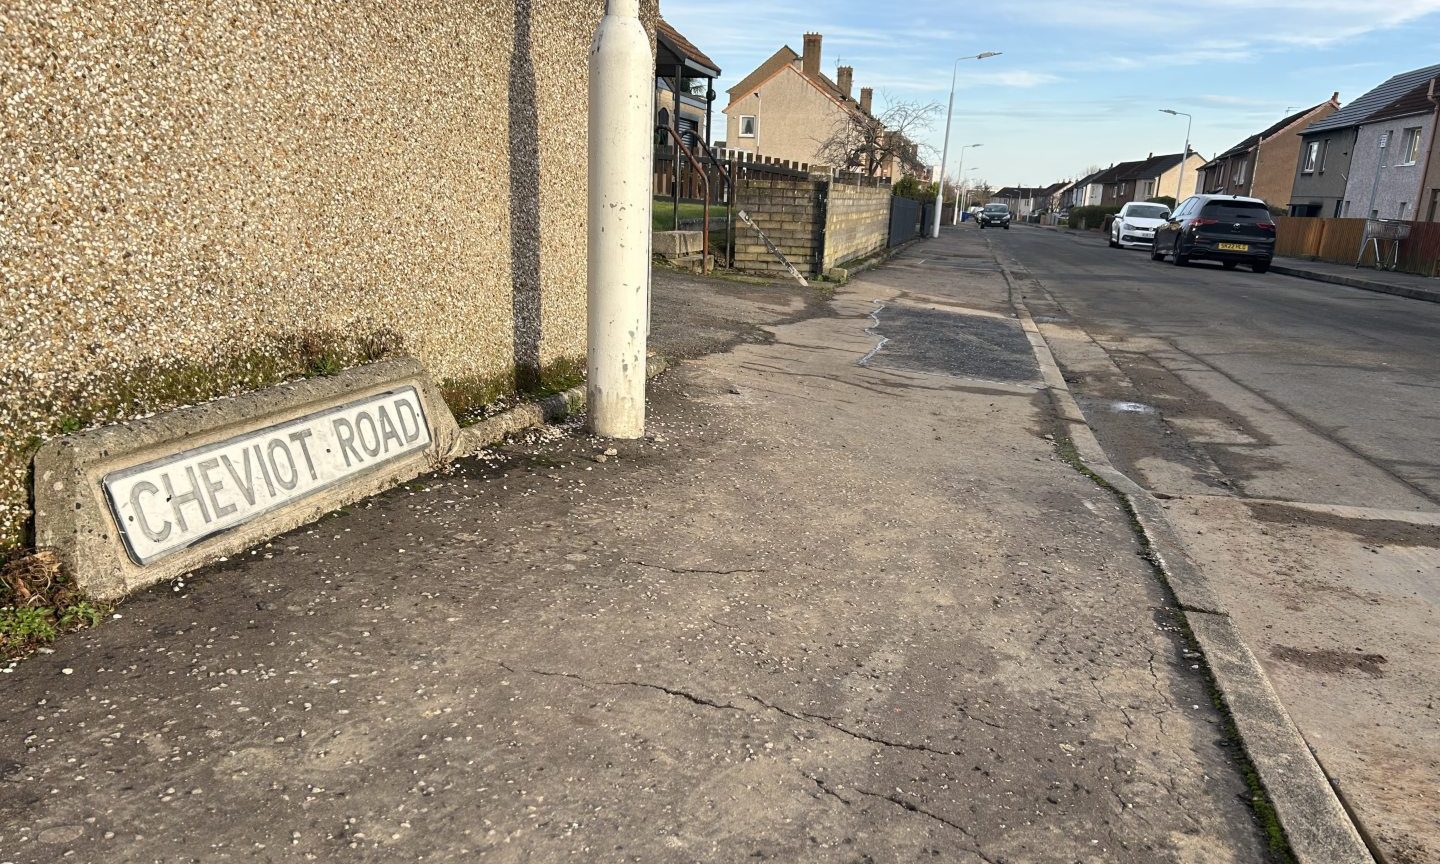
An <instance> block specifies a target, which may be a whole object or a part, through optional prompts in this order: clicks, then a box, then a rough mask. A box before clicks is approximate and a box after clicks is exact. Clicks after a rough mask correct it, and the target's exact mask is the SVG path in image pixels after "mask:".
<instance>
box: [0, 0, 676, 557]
mask: <svg viewBox="0 0 1440 864" xmlns="http://www.w3.org/2000/svg"><path fill="white" fill-rule="evenodd" d="M642 6H643V8H644V12H645V17H646V21H647V25H648V26H651V27H652V28H653V22H654V17H655V14H656V4H655V2H654V0H648V2H646V3H643V4H642ZM603 10H604V2H603V0H528V2H527V0H479V2H474V3H466V4H455V3H442V2H435V0H430V2H425V0H420V2H413V3H403V4H397V3H391V2H386V0H317V2H311V3H305V4H300V5H294V4H254V3H250V2H247V0H94V2H87V3H82V4H76V3H72V2H67V0H28V2H25V3H8V4H4V6H3V7H0V33H3V34H4V38H3V40H0V124H3V129H4V135H3V140H4V147H3V148H0V288H3V293H0V557H3V551H4V549H5V548H6V547H13V546H15V545H17V544H20V543H23V542H25V541H26V539H27V538H26V535H25V531H26V525H27V520H28V518H29V511H28V495H27V489H26V485H27V473H28V470H29V468H28V466H29V460H30V457H31V454H32V453H33V452H34V449H35V448H36V446H37V445H38V443H39V442H40V441H41V440H43V439H45V438H47V437H50V436H53V435H56V434H60V433H63V432H70V431H76V430H78V429H82V428H87V427H91V426H96V425H101V424H105V423H109V422H114V421H117V420H122V419H126V418H129V417H134V416H139V415H143V414H148V413H152V412H158V411H164V410H168V409H171V408H174V407H176V406H177V405H179V404H183V403H188V402H197V401H203V400H208V399H213V398H216V397H220V396H225V395H233V394H236V393H240V392H244V391H248V390H252V389H255V388H258V387H261V386H265V385H269V384H272V383H275V382H277V381H280V380H285V379H289V378H294V377H297V376H300V375H303V374H307V373H313V372H317V371H319V372H324V371H334V370H335V369H337V368H340V367H343V366H345V365H350V364H353V363H357V362H362V361H365V360H369V359H376V358H378V357H381V356H386V355H390V354H396V353H404V354H413V355H415V356H417V357H419V358H420V359H421V360H422V361H423V362H424V363H425V365H426V366H427V367H428V368H429V369H430V371H431V372H432V373H433V374H434V375H435V377H436V378H437V379H439V380H440V381H441V382H442V388H443V389H446V392H447V396H449V395H450V394H451V393H454V394H456V398H459V399H461V401H464V398H465V395H466V394H470V393H476V392H482V391H483V392H486V393H492V392H495V391H496V390H497V389H503V388H504V387H506V386H508V385H509V384H510V383H512V382H513V380H514V378H515V376H516V374H517V371H516V370H517V369H518V370H519V373H520V375H521V377H522V378H524V377H528V376H532V375H534V374H537V372H538V371H539V370H542V369H545V368H553V367H557V366H564V365H565V364H566V363H572V364H573V363H575V362H576V361H577V360H579V359H581V358H583V355H584V351H585V231H586V226H585V194H586V184H585V175H586V162H585V152H586V142H585V124H584V122H583V118H584V117H585V116H586V110H587V105H586V83H585V82H586V75H585V68H586V60H587V55H588V51H589V47H590V42H591V37H592V35H593V33H594V29H595V26H596V24H597V23H598V22H599V19H600V16H601V15H602V14H603ZM576 118H581V121H580V122H578V123H577V122H576Z"/></svg>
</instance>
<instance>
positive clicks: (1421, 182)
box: [995, 65, 1440, 222]
mask: <svg viewBox="0 0 1440 864" xmlns="http://www.w3.org/2000/svg"><path fill="white" fill-rule="evenodd" d="M1437 127H1440V65H1435V66H1426V67H1424V68H1421V69H1412V70H1410V71H1409V72H1403V73H1401V74H1399V75H1395V76H1393V77H1391V78H1390V79H1389V80H1387V81H1385V82H1384V83H1383V84H1380V85H1379V86H1378V87H1375V88H1374V89H1372V90H1370V91H1369V92H1367V93H1365V94H1364V95H1363V96H1361V97H1360V98H1359V99H1356V100H1355V101H1354V102H1351V103H1350V104H1349V105H1345V106H1343V107H1342V106H1341V104H1340V94H1339V93H1333V94H1331V96H1330V98H1329V99H1327V100H1325V101H1324V102H1320V103H1319V104H1316V105H1313V106H1311V107H1309V108H1305V109H1303V110H1300V111H1297V112H1295V113H1293V114H1290V115H1289V116H1287V117H1284V118H1282V119H1281V120H1279V121H1278V122H1276V123H1274V124H1272V125H1271V126H1269V127H1268V128H1266V129H1263V130H1261V131H1259V132H1256V133H1254V134H1253V135H1250V136H1248V137H1246V138H1245V139H1243V140H1241V141H1240V142H1238V143H1237V144H1235V145H1234V146H1233V147H1230V148H1228V149H1226V150H1224V151H1221V153H1220V154H1219V155H1217V156H1216V157H1215V158H1214V159H1210V160H1208V161H1206V160H1204V159H1202V158H1201V157H1199V156H1198V155H1197V154H1195V153H1190V154H1188V156H1187V158H1186V159H1185V160H1184V175H1185V176H1184V179H1183V181H1182V180H1181V179H1180V177H1179V176H1178V175H1179V174H1180V170H1179V169H1180V164H1181V159H1180V154H1173V155H1167V156H1154V155H1153V154H1152V155H1151V156H1150V157H1149V158H1147V159H1142V160H1137V161H1134V162H1121V163H1119V164H1118V165H1112V166H1110V167H1109V168H1105V169H1101V170H1099V171H1095V172H1093V173H1091V174H1090V175H1088V176H1086V177H1082V178H1080V179H1079V180H1075V181H1071V182H1066V183H1057V184H1053V185H1051V186H1049V187H1046V188H1043V189H1027V188H1023V187H1007V188H1006V189H1002V190H1000V192H998V193H997V194H996V195H995V197H996V198H997V199H1000V200H1003V201H1005V202H1006V203H1008V204H1011V205H1012V209H1014V210H1016V212H1018V213H1020V214H1022V215H1023V214H1028V213H1030V212H1034V211H1041V210H1065V209H1070V208H1074V207H1083V206H1095V205H1110V206H1116V205H1121V204H1125V203H1126V202H1129V201H1136V200H1142V201H1143V200H1145V199H1147V198H1153V197H1162V196H1163V197H1173V198H1175V199H1176V200H1177V201H1178V200H1180V199H1182V198H1185V197H1186V196H1188V195H1192V194H1196V193H1206V194H1219V195H1242V196H1248V197H1254V198H1261V199H1263V200H1264V201H1266V202H1267V203H1268V204H1269V205H1270V206H1271V209H1272V210H1275V211H1277V212H1288V213H1289V215H1291V216H1329V217H1362V218H1372V219H1376V218H1378V219H1403V220H1417V221H1425V222H1434V221H1437V220H1440V134H1437Z"/></svg>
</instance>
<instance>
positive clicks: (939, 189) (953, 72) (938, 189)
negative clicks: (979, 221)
mask: <svg viewBox="0 0 1440 864" xmlns="http://www.w3.org/2000/svg"><path fill="white" fill-rule="evenodd" d="M1003 53H1004V52H1003V51H984V52H982V53H980V54H975V55H973V56H971V57H957V58H956V59H955V65H954V66H952V67H951V69H950V105H949V107H948V108H946V109H945V144H944V146H942V147H941V149H940V179H939V180H938V181H936V183H935V219H934V221H933V222H932V223H931V230H930V236H931V237H939V236H940V210H941V209H942V205H943V204H944V202H945V157H946V156H947V155H948V154H949V150H950V118H951V116H952V115H953V114H954V113H955V79H956V78H958V77H959V75H960V61H961V60H984V59H985V58H987V57H999V56H1000V55H1001V54H1003Z"/></svg>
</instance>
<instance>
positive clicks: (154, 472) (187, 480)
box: [102, 387, 431, 564]
mask: <svg viewBox="0 0 1440 864" xmlns="http://www.w3.org/2000/svg"><path fill="white" fill-rule="evenodd" d="M430 441H431V438H430V429H429V427H428V426H427V425H426V423H425V409H424V406H423V405H421V402H420V394H419V393H418V392H416V390H415V388H414V387H404V388H401V389H400V390H397V391H390V392H386V393H382V394H380V395H378V396H372V397H370V398H368V399H365V400H363V401H360V402H354V403H351V404H349V405H341V406H338V407H335V408H328V409H325V410H323V411H319V412H316V413H314V414H310V415H308V416H305V417H301V418H300V419H298V420H292V421H290V422H289V423H281V424H278V425H275V426H270V427H267V428H265V429H260V430H257V431H255V432H248V433H245V434H243V435H237V436H235V437H233V438H230V439H227V440H225V441H222V442H220V443H218V444H212V445H210V446H209V447H202V448H198V449H192V450H183V451H181V452H179V453H176V454H175V455H172V456H167V457H165V458H162V459H157V460H155V461H153V462H147V463H145V464H143V465H137V466H135V467H133V468H126V469H124V470H122V471H113V472H111V473H109V474H107V475H105V478H104V479H103V481H102V485H103V486H104V489H105V496H106V498H107V499H108V500H109V502H110V510H111V512H112V513H113V515H114V517H115V524H116V526H117V527H118V528H119V530H120V535H121V537H122V538H123V539H124V541H125V548H126V550H127V551H128V552H129V554H130V559H131V560H132V561H134V562H135V563H136V564H148V563H150V562H152V561H155V560H157V559H159V558H162V557H164V556H166V555H168V554H170V553H172V552H175V551H178V550H180V549H184V548H186V547H187V546H190V545H192V544H194V543H196V542H198V541H200V540H203V539H204V538H206V537H210V536H212V535H214V534H218V533H220V532H221V531H224V530H225V529H227V528H229V527H231V526H233V525H238V524H240V523H242V522H248V521H250V520H251V519H254V518H255V517H256V516H259V515H262V514H264V513H268V512H270V511H271V510H274V509H276V508H278V507H284V506H285V505H287V504H292V503H294V502H296V501H299V500H301V499H303V498H307V497H309V496H310V495H314V494H315V493H317V492H320V491H322V490H324V489H327V488H329V487H331V486H334V485H335V484H336V483H341V482H344V481H345V480H348V479H350V478H352V477H354V476H355V475H357V474H360V473H362V472H365V471H369V470H372V469H374V468H375V467H377V466H379V465H383V464H384V463H386V462H389V461H391V460H393V459H397V458H399V457H401V456H404V455H405V454H406V453H411V452H414V451H416V450H421V449H424V448H425V447H428V446H429V445H430Z"/></svg>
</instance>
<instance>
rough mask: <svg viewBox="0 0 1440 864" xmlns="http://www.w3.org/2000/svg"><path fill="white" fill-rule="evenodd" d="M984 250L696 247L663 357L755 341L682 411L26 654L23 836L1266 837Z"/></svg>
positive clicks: (221, 569)
mask: <svg viewBox="0 0 1440 864" xmlns="http://www.w3.org/2000/svg"><path fill="white" fill-rule="evenodd" d="M970 244H972V240H970V239H969V238H966V237H962V236H959V235H953V236H951V235H947V237H945V238H942V239H941V240H939V241H935V242H932V243H925V244H921V245H919V246H916V247H913V248H912V249H911V250H908V251H907V252H906V253H904V254H902V255H901V256H900V257H899V258H897V259H896V260H895V261H893V262H891V263H890V264H888V265H886V266H883V267H880V268H877V269H875V270H872V271H870V272H868V273H866V274H865V275H864V276H862V277H861V278H858V279H857V280H855V281H854V282H852V283H851V284H850V285H849V286H848V287H845V288H841V289H839V291H838V293H837V296H836V298H835V300H834V301H833V302H832V303H829V304H823V305H822V304H816V303H814V302H813V301H811V300H807V299H806V295H805V294H802V293H800V292H799V291H796V290H794V289H791V288H789V287H787V286H784V285H769V286H759V285H739V284H732V283H723V282H715V281H708V280H706V281H702V280H690V279H682V278H679V277H670V276H661V277H658V278H657V284H656V304H655V309H656V316H657V326H656V333H657V336H658V341H659V343H660V344H659V346H658V347H659V348H660V349H661V350H662V351H664V350H666V347H667V343H669V344H674V343H671V342H670V340H675V342H684V343H685V344H686V345H689V346H690V348H689V349H686V350H681V351H680V352H679V353H686V354H696V353H698V352H699V351H700V350H704V345H705V344H709V345H710V346H711V347H719V346H726V345H733V346H734V347H733V349H732V350H730V351H728V352H724V353H714V354H709V355H706V356H703V357H699V358H697V359H693V360H689V361H686V362H683V363H681V364H679V365H678V366H677V367H676V368H675V369H673V370H671V371H669V372H667V373H666V374H665V375H663V376H661V377H660V378H659V379H657V380H656V381H655V382H654V383H653V385H652V388H653V390H652V405H651V412H652V413H651V420H650V424H649V429H650V431H651V437H650V438H649V439H647V440H642V441H635V442H617V443H614V444H613V445H612V444H610V443H603V444H602V443H600V442H596V441H593V440H590V439H588V438H586V437H585V436H584V435H583V434H582V433H580V432H579V431H578V428H577V427H576V426H575V425H573V424H572V425H570V426H566V427H562V428H559V429H555V430H544V431H539V432H533V433H530V434H528V435H526V436H523V437H522V438H520V439H518V440H516V441H514V442H511V443H509V444H507V445H506V446H504V447H502V448H499V449H497V450H496V451H493V452H490V453H487V454H485V455H484V456H483V457H481V458H477V459H468V460H464V461H462V462H460V463H458V464H456V465H454V466H452V467H451V468H450V469H448V470H446V471H444V472H440V473H437V474H435V475H432V476H429V477H426V478H422V479H421V480H420V481H417V482H415V483H411V484H409V485H408V486H406V487H402V488H399V489H396V490H394V491H392V492H391V493H388V494H386V495H382V496H379V497H377V498H375V499H372V500H371V501H369V502H367V503H365V504H363V505H360V506H357V507H355V508H353V509H352V510H351V511H350V512H347V513H341V514H336V515H334V516H332V517H330V518H327V519H326V520H325V521H324V522H322V523H320V524H317V525H313V526H310V527H309V528H306V529H303V530H300V531H296V532H292V533H291V534H289V535H285V536H283V537H280V538H277V539H276V540H275V541H274V542H273V543H271V544H269V545H267V546H266V547H264V548H260V549H256V550H253V551H252V552H251V553H250V554H247V555H244V556H238V557H237V558H236V559H235V560H232V561H230V562H227V563H225V564H222V565H219V566H216V567H213V568H210V569H208V570H206V571H203V572H201V573H197V574H194V576H193V577H191V578H188V579H186V580H184V581H183V582H181V583H176V584H174V585H171V586H165V587H164V588H163V589H162V590H153V591H150V592H148V593H145V594H143V595H141V596H139V597H136V598H134V599H132V600H131V601H130V602H127V603H126V604H124V605H123V606H121V607H120V609H119V612H120V614H121V616H122V617H121V618H120V619H119V620H114V621H109V622H107V623H106V624H105V625H104V626H102V627H100V628H98V629H96V630H93V631H87V632H83V633H81V634H77V635H75V636H72V637H70V638H67V639H65V640H63V641H62V642H61V643H59V644H58V645H57V646H56V647H55V652H54V653H53V654H48V655H41V656H36V657H33V658H30V659H29V660H27V661H25V662H23V663H21V664H19V665H18V666H17V667H15V668H14V669H13V671H12V672H10V673H9V674H7V675H5V676H4V677H3V679H0V680H3V682H4V687H5V693H6V699H5V700H4V706H3V709H0V711H3V718H4V723H5V728H6V729H7V730H8V731H9V733H10V734H9V735H7V736H6V738H5V739H4V743H3V745H0V860H4V861H14V862H41V861H44V862H49V861H55V860H60V859H61V856H63V855H67V854H68V855H69V857H68V858H66V859H64V860H74V861H92V860H93V861H99V860H104V861H107V862H117V861H135V862H139V861H161V860H163V861H188V860H195V861H199V860H204V861H225V860H246V861H271V860H274V861H282V860H285V861H288V860H297V861H298V860H322V861H323V860H340V859H343V860H347V861H398V860H417V861H419V860H458V859H462V858H463V859H466V860H471V859H484V860H494V861H517V862H518V861H549V860H557V859H560V858H562V857H566V856H583V857H584V858H585V860H594V861H647V862H648V861H657V862H668V861H674V862H682V861H700V860H704V861H741V860H757V859H758V860H765V859H772V860H785V861H839V862H866V861H899V860H917V859H921V858H924V859H927V860H937V861H960V862H964V861H984V862H995V864H998V862H1022V861H1023V862H1028V861H1037V862H1039V861H1055V862H1102V861H1104V862H1117V861H1136V862H1142V861H1143V862H1156V861H1175V862H1207V864H1208V862H1226V861H1236V862H1249V861H1263V860H1266V859H1267V855H1268V853H1267V851H1266V845H1265V840H1264V839H1263V836H1262V831H1261V830H1260V827H1259V825H1258V823H1257V821H1256V819H1255V818H1254V816H1253V813H1252V811H1251V809H1250V807H1249V804H1248V796H1249V791H1248V788H1247V786H1246V784H1245V782H1244V780H1243V778H1242V776H1241V774H1240V772H1239V770H1238V768H1237V764H1236V754H1235V753H1234V752H1233V750H1232V744H1231V743H1230V742H1229V741H1228V740H1227V737H1226V733H1225V729H1224V723H1223V720H1222V718H1221V716H1220V715H1219V713H1218V712H1217V711H1216V710H1215V709H1214V708H1213V707H1212V705H1211V702H1210V697H1209V695H1208V692H1207V689H1206V684H1205V679H1204V678H1203V675H1202V672H1201V671H1200V670H1199V668H1198V663H1199V660H1198V658H1197V657H1195V656H1193V655H1191V654H1190V653H1189V652H1188V649H1187V646H1186V642H1185V641H1184V639H1183V637H1182V634H1181V633H1180V631H1179V627H1178V625H1177V619H1176V615H1175V610H1174V608H1173V606H1172V605H1171V602H1170V601H1169V600H1168V599H1167V597H1166V595H1165V594H1164V593H1163V591H1162V590H1161V587H1160V585H1159V584H1158V582H1157V580H1156V579H1155V577H1154V575H1153V574H1152V572H1151V571H1150V569H1149V565H1148V564H1147V562H1146V561H1145V560H1144V559H1143V558H1142V557H1141V554H1140V550H1139V548H1138V547H1137V544H1136V542H1135V539H1134V536H1133V534H1132V533H1131V529H1130V526H1129V524H1128V522H1127V519H1126V516H1125V514H1124V513H1123V512H1122V511H1121V509H1120V507H1119V506H1118V504H1117V503H1116V501H1115V500H1114V498H1113V497H1111V495H1110V494H1109V493H1108V492H1106V491H1105V490H1103V489H1100V488H1098V487H1097V486H1095V485H1094V484H1092V483H1091V482H1090V481H1089V480H1087V479H1086V478H1085V477H1083V476H1081V475H1080V474H1078V473H1077V472H1075V471H1073V470H1072V469H1071V468H1070V467H1068V466H1067V465H1066V464H1065V463H1064V462H1063V461H1061V460H1060V459H1059V458H1058V457H1057V455H1056V453H1055V450H1054V446H1053V443H1052V442H1051V441H1050V440H1048V439H1047V437H1046V436H1047V434H1048V433H1049V432H1050V430H1051V428H1052V423H1053V418H1052V416H1051V414H1050V408H1049V405H1048V401H1047V399H1046V398H1045V395H1044V393H1043V392H1042V391H1041V390H1040V389H1039V386H1038V380H1027V379H1026V377H1025V375H1024V374H1023V369H1024V364H1023V363H1022V362H1021V360H1022V359H1023V358H1016V357H997V355H996V352H1001V353H1003V352H1004V351H1005V350H1007V349H1006V346H1008V345H1012V344H1015V343H1014V341H1013V339H1011V338H1010V335H1006V336H1005V337H1004V338H994V339H992V338H989V336H988V335H987V334H995V333H997V332H1000V331H1004V330H1007V329H1008V328H1010V327H1011V326H1012V325H1013V324H1014V322H1013V319H1012V318H1011V312H1010V308H1009V305H1008V301H1007V296H1006V289H1005V284H1004V281H1003V279H1002V277H1001V274H1000V273H998V272H996V271H995V270H994V269H992V268H987V267H986V266H984V264H985V262H984V260H983V257H982V256H981V255H980V254H979V253H977V252H976V250H975V249H974V248H973V247H972V245H970ZM696 291H708V292H709V294H708V295H707V296H706V297H705V299H704V301H703V302H700V301H697V299H696V298H695V297H694V296H692V295H690V294H688V293H687V292H696ZM877 299H878V300H881V302H882V303H883V304H884V305H885V307H886V309H889V310H891V311H892V313H893V312H898V311H903V312H904V313H905V315H903V316H902V315H892V322H893V325H892V326H890V327H889V328H888V329H887V319H886V314H885V311H886V310H885V309H882V310H881V311H880V312H879V314H878V319H879V322H880V323H879V327H878V330H877V332H878V333H879V334H881V335H884V336H885V337H887V338H889V339H890V340H891V344H893V345H894V346H895V349H896V350H894V351H892V352H891V353H890V354H888V355H887V352H886V351H885V350H883V349H882V351H880V352H879V353H878V354H877V355H876V356H875V358H874V360H873V362H871V363H870V364H869V365H868V366H864V367H862V366H859V365H857V363H856V361H857V360H858V359H859V358H861V357H862V356H864V355H865V354H866V353H867V352H869V351H870V349H871V348H872V347H874V342H875V340H874V339H873V338H872V337H871V336H869V335H867V334H866V333H865V328H866V327H869V326H872V321H871V319H870V318H869V317H868V316H869V315H870V313H871V311H872V310H874V309H875V304H873V303H872V301H873V300H877ZM697 310H698V312H697ZM701 312H703V314H704V316H705V321H704V322H703V325H701V324H697V325H695V326H686V325H685V320H684V316H685V315H686V314H699V313H701ZM767 321H768V322H780V321H784V322H787V323H783V324H776V325H775V326H773V327H772V328H770V332H769V333H768V334H767V333H766V332H764V331H762V330H760V329H758V325H759V324H761V323H763V322H767ZM1007 322H1008V323H1007ZM952 328H953V329H952ZM727 333H728V334H729V335H727ZM1011 335H1013V334H1011ZM697 340H699V341H697ZM706 340H708V343H707V341H706ZM900 349H905V350H900ZM892 359H895V360H896V362H894V363H892V362H891V360H892ZM1000 361H1003V362H1002V363H1001V365H1003V366H1004V368H1005V369H1007V370H1010V372H1011V373H1013V374H1010V376H1009V378H1008V379H1007V380H996V379H994V378H990V377H986V370H993V369H995V368H997V366H996V363H997V362H1000ZM1017 364H1018V365H1017ZM607 446H614V447H615V449H616V450H617V451H618V456H615V457H609V458H605V459H604V460H603V461H599V458H600V457H599V456H598V455H597V454H599V453H600V452H601V451H603V450H604V449H605V448H606V447H607ZM66 670H69V674H66Z"/></svg>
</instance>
